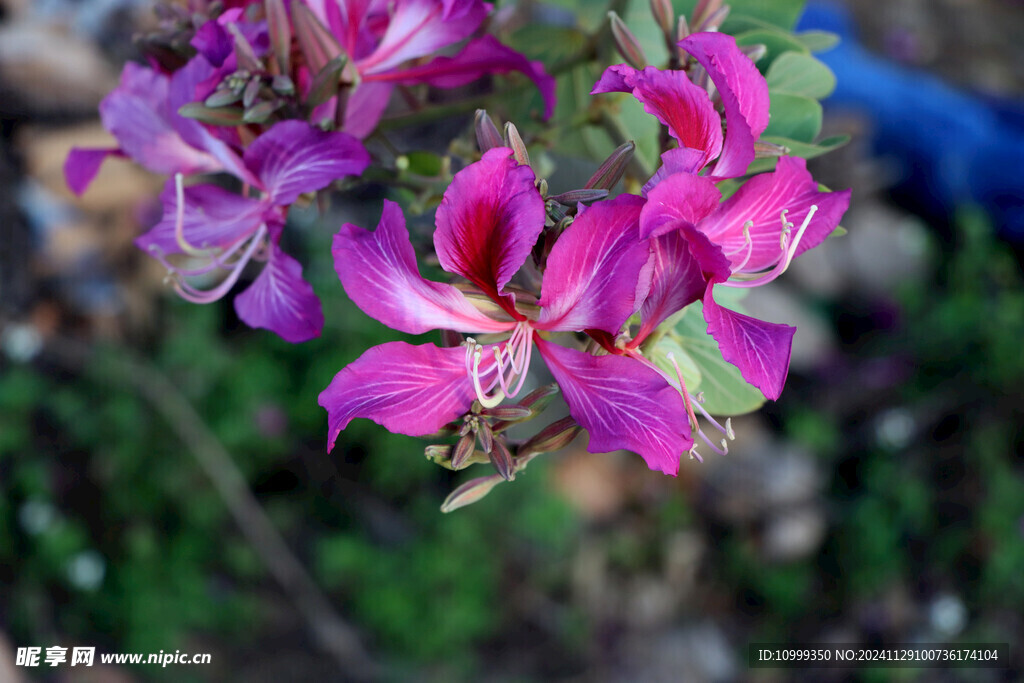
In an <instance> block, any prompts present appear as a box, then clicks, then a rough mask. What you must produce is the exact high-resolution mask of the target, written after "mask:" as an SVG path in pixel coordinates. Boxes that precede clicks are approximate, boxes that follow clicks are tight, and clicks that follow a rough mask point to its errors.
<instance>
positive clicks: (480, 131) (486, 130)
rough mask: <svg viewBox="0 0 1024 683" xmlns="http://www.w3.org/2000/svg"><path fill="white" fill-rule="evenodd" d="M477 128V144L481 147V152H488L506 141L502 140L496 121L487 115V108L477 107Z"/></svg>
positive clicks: (475, 125) (475, 123)
mask: <svg viewBox="0 0 1024 683" xmlns="http://www.w3.org/2000/svg"><path fill="white" fill-rule="evenodd" d="M473 123H474V127H475V128H476V144H477V145H478V146H479V147H480V153H481V154H483V153H486V152H488V151H490V150H492V149H494V148H495V147H501V146H502V145H503V144H504V143H503V142H502V140H501V133H499V132H498V127H497V126H495V125H494V121H492V120H491V117H490V116H488V115H487V110H486V109H477V110H476V118H475V119H474V122H473Z"/></svg>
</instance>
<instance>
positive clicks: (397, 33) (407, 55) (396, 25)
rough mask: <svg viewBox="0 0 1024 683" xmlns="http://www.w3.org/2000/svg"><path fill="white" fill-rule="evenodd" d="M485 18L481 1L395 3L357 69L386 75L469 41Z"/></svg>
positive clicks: (401, 0) (414, 0)
mask: <svg viewBox="0 0 1024 683" xmlns="http://www.w3.org/2000/svg"><path fill="white" fill-rule="evenodd" d="M445 4H447V7H446V6H445ZM486 16H487V5H486V4H485V3H483V2H481V0H458V1H457V2H448V3H442V2H440V1H439V0H397V2H396V3H395V10H394V13H393V14H392V15H391V20H390V21H389V22H388V27H387V30H386V31H385V32H384V36H383V38H381V41H380V44H378V45H377V49H376V50H374V51H373V53H372V54H370V55H369V56H367V57H366V58H365V59H361V60H360V61H359V62H357V63H356V66H357V67H358V69H359V73H361V74H374V73H380V72H382V71H388V70H390V69H393V68H395V67H397V66H398V65H399V64H401V63H402V62H405V61H407V60H409V59H415V58H416V57H423V56H424V55H429V54H431V53H433V52H436V51H437V50H439V49H441V48H442V47H446V46H448V45H451V44H453V43H457V42H459V41H460V40H463V39H464V38H468V37H469V36H470V34H472V33H473V31H475V30H476V29H477V27H478V26H480V24H481V23H482V22H483V20H484V17H486Z"/></svg>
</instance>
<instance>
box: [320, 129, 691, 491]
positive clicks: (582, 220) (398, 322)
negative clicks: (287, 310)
mask: <svg viewBox="0 0 1024 683" xmlns="http://www.w3.org/2000/svg"><path fill="white" fill-rule="evenodd" d="M643 203H644V202H643V200H642V199H641V198H639V197H635V196H632V195H623V196H621V197H619V198H617V199H615V200H612V201H607V202H601V203H598V204H595V205H593V206H591V207H590V208H586V209H582V210H581V212H580V213H579V215H578V216H577V217H576V219H575V221H574V222H573V223H572V225H571V226H570V227H569V228H568V229H567V230H566V231H565V232H564V233H563V234H562V235H561V236H560V237H559V239H558V241H557V242H556V244H555V246H554V248H553V249H552V250H551V253H550V255H549V256H548V259H547V267H546V270H545V272H544V276H543V282H542V284H541V288H540V297H539V298H536V297H535V296H533V295H531V294H530V293H529V292H526V291H524V290H521V289H519V288H517V287H515V286H513V285H511V284H510V283H511V281H512V277H513V275H515V274H516V272H517V271H519V269H520V267H521V266H522V265H523V264H524V262H525V261H526V259H527V258H528V257H529V255H530V252H531V250H532V249H533V246H534V244H535V243H536V242H537V239H538V237H539V236H540V234H541V231H542V229H543V227H544V220H545V208H544V201H543V199H542V198H541V196H540V193H539V192H538V191H537V189H536V187H535V185H534V176H533V172H532V170H531V169H530V168H529V167H528V166H519V165H517V164H516V162H515V161H514V159H513V158H512V156H511V151H510V150H509V149H506V148H502V147H499V148H495V149H492V150H490V151H489V152H487V153H486V154H485V155H484V157H483V159H482V160H481V161H479V162H477V163H475V164H472V165H471V166H469V167H467V168H466V169H464V170H463V171H461V172H460V173H458V174H456V176H455V178H454V180H453V182H452V184H451V186H450V187H449V188H448V191H447V192H446V193H445V196H444V199H443V201H442V202H441V205H440V207H439V208H438V210H437V217H436V221H437V228H436V231H435V233H434V247H435V250H436V251H437V254H438V257H439V259H440V262H441V267H442V268H444V269H445V270H446V271H448V272H451V273H454V274H457V275H460V276H462V277H464V278H465V279H466V280H468V281H469V283H470V285H469V287H468V288H461V289H460V288H458V287H456V286H454V285H448V284H441V283H437V282H431V281H428V280H425V279H423V278H422V277H421V276H420V274H419V271H418V268H417V266H416V261H415V256H414V253H413V250H412V246H411V244H410V242H409V237H408V232H407V231H406V229H405V224H404V219H403V217H402V213H401V211H400V209H399V208H398V207H397V205H395V204H392V203H390V202H388V203H386V204H385V207H384V212H383V215H382V217H381V221H380V224H379V225H378V227H377V230H376V231H374V232H370V231H367V230H364V229H362V228H359V227H356V226H354V225H350V224H346V225H344V226H342V228H341V230H340V232H339V233H338V235H337V236H336V237H335V241H334V255H335V259H336V263H337V266H338V275H339V277H340V279H341V281H342V284H343V285H344V287H345V291H346V292H347V293H348V295H349V297H350V298H351V299H352V300H353V301H354V302H355V303H356V304H357V305H358V306H359V307H360V308H362V309H363V310H364V311H365V312H366V313H367V314H368V315H370V316H372V317H374V318H376V319H377V320H379V321H380V322H382V323H384V324H385V325H387V326H389V327H392V328H394V329H396V330H401V331H403V332H408V333H412V334H419V333H422V332H426V331H429V330H432V329H437V328H443V329H449V330H455V331H458V332H463V333H467V334H479V333H485V334H501V335H502V336H505V335H507V336H505V338H504V339H503V340H502V341H498V342H496V343H491V344H488V345H482V344H479V343H477V342H476V341H475V340H474V339H473V338H472V337H470V338H468V339H466V341H465V343H464V344H463V345H462V346H461V347H454V348H439V347H437V346H434V345H432V344H426V345H422V346H412V345H409V344H406V343H403V342H391V343H388V344H383V345H381V346H377V347H374V348H372V349H370V350H369V351H367V352H366V353H364V354H363V355H362V356H361V357H360V358H358V359H357V360H356V361H354V362H353V363H351V364H350V365H349V366H347V367H346V368H344V369H343V370H342V371H341V372H339V373H338V374H337V375H336V376H335V378H334V380H333V381H332V382H331V384H330V386H328V387H327V388H326V389H325V390H324V391H323V392H322V393H321V394H320V405H322V406H324V407H325V408H326V409H327V412H328V418H329V438H330V445H331V447H333V445H334V442H335V440H336V439H337V437H338V434H339V433H340V432H341V430H343V429H344V428H345V427H346V426H347V425H348V423H349V422H350V421H351V420H352V419H353V418H356V417H363V418H369V419H371V420H373V421H375V422H377V423H378V424H381V425H383V426H385V427H386V428H387V429H389V430H391V431H393V432H400V433H403V434H409V435H412V436H422V435H426V434H431V433H434V432H436V431H438V430H439V429H440V428H441V427H443V426H444V425H445V424H447V423H448V422H451V421H452V420H455V419H456V418H458V417H459V416H461V415H463V414H464V413H465V412H466V411H467V410H469V408H470V407H471V404H472V402H473V401H474V399H475V400H478V401H480V402H481V404H483V405H484V406H494V405H497V404H498V403H500V402H501V401H502V400H503V399H504V398H505V397H513V396H515V395H516V393H517V392H518V391H519V389H520V387H521V386H522V383H523V380H524V378H525V375H526V373H527V370H528V367H529V364H530V357H531V353H532V349H533V347H536V348H537V350H538V352H539V353H540V355H541V356H542V357H543V359H544V360H545V362H546V363H547V366H548V368H549V369H550V371H551V373H552V374H553V375H554V377H555V380H556V381H557V382H558V384H559V386H560V387H561V389H562V392H563V394H564V396H565V399H566V402H567V403H568V405H569V412H570V413H571V414H572V416H573V418H575V420H576V421H577V422H578V423H579V424H580V425H582V426H583V427H584V428H585V429H586V430H587V431H588V432H589V433H590V444H589V450H590V451H591V452H605V451H609V450H614V449H619V448H625V449H629V450H632V451H635V452H637V453H639V454H640V455H641V456H643V457H644V459H645V460H646V461H647V463H648V465H649V466H650V467H651V468H652V469H656V470H661V471H663V472H666V473H669V474H675V473H676V472H677V470H678V466H679V456H680V454H681V453H683V452H685V451H686V450H687V449H688V448H689V447H690V446H691V445H692V440H691V439H690V437H689V424H688V421H687V416H686V411H685V408H684V406H683V402H682V398H681V396H680V394H679V392H678V391H677V390H676V389H675V388H673V387H672V386H671V385H670V384H669V383H667V382H666V381H665V378H664V377H663V376H662V375H661V374H660V373H659V372H658V371H657V370H655V369H653V368H652V367H649V366H647V365H645V364H642V363H638V362H636V361H635V360H634V359H631V358H624V357H621V356H618V355H602V356H595V355H591V354H588V353H584V352H582V351H577V350H575V349H570V348H566V347H563V346H560V345H558V344H556V343H554V342H552V341H550V340H549V333H552V332H570V331H583V330H601V331H603V332H604V333H605V334H610V335H614V334H616V333H617V332H618V331H619V330H620V329H621V328H622V326H623V324H624V323H625V321H626V320H627V319H628V318H629V317H630V316H631V315H632V314H633V313H634V312H635V311H636V310H637V309H638V308H640V306H641V305H642V304H643V302H644V298H645V296H646V294H647V291H648V289H649V286H650V280H649V271H650V267H649V266H648V262H649V261H650V247H649V245H648V243H647V242H645V241H641V240H639V239H638V221H639V218H640V211H641V208H642V206H643Z"/></svg>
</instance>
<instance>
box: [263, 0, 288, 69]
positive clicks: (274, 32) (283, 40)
mask: <svg viewBox="0 0 1024 683" xmlns="http://www.w3.org/2000/svg"><path fill="white" fill-rule="evenodd" d="M263 7H264V9H265V10H266V14H267V31H268V32H269V33H270V44H271V45H272V46H273V48H274V57H276V58H277V70H278V73H281V74H287V73H289V72H291V61H290V57H291V51H292V24H291V22H290V21H289V20H288V10H286V9H285V6H284V0H263Z"/></svg>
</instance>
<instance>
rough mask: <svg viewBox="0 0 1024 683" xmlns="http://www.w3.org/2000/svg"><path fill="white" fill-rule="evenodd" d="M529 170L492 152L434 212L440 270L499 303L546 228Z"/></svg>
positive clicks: (455, 183)
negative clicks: (504, 289) (452, 274)
mask: <svg viewBox="0 0 1024 683" xmlns="http://www.w3.org/2000/svg"><path fill="white" fill-rule="evenodd" d="M544 215H545V210H544V200H543V199H541V196H540V192H538V191H537V188H536V187H535V186H534V175H533V169H531V168H530V167H529V166H520V165H519V164H517V163H516V161H515V159H513V158H512V150H510V149H508V148H506V147H495V148H494V149H492V150H490V151H488V152H487V153H486V154H484V156H483V158H482V159H480V161H478V162H476V163H474V164H470V165H469V166H467V167H466V168H464V169H462V170H461V171H459V172H458V173H456V174H455V177H454V178H453V179H452V183H451V185H449V186H448V189H447V190H445V193H444V198H443V199H442V200H441V205H440V206H439V207H438V208H437V217H436V220H437V230H436V231H435V232H434V249H435V251H436V252H437V257H438V259H439V260H440V262H441V267H442V268H444V269H445V270H447V271H448V272H449V273H458V274H459V275H462V276H463V277H465V278H466V279H467V280H469V281H470V282H473V283H474V284H476V285H477V286H478V287H480V288H481V289H482V290H483V291H484V292H485V293H487V294H489V295H490V296H492V297H494V298H495V299H497V298H498V297H499V292H501V290H502V289H503V288H504V287H505V285H506V284H508V282H509V280H511V279H512V276H513V275H515V273H516V271H518V270H519V268H520V267H521V266H522V265H523V263H524V262H525V261H526V257H527V256H529V255H530V251H531V250H532V249H533V245H534V244H535V243H536V241H537V237H538V236H539V235H540V233H541V230H543V229H544Z"/></svg>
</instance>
